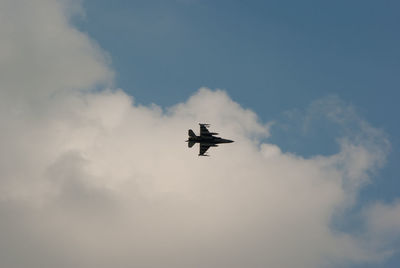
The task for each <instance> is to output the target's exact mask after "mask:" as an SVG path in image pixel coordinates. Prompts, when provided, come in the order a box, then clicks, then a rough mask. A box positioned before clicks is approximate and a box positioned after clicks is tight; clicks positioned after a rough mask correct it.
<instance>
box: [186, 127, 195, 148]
mask: <svg viewBox="0 0 400 268" xmlns="http://www.w3.org/2000/svg"><path fill="white" fill-rule="evenodd" d="M188 135H189V137H196V134H194V132H193V130H191V129H189V130H188ZM190 147H192V146H190Z"/></svg>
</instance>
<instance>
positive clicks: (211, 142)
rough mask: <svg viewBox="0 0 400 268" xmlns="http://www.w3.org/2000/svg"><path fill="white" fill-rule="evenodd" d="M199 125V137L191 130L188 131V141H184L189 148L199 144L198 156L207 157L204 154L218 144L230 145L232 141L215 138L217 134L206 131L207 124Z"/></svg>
mask: <svg viewBox="0 0 400 268" xmlns="http://www.w3.org/2000/svg"><path fill="white" fill-rule="evenodd" d="M199 125H200V136H196V134H194V132H193V130H191V129H189V130H188V135H189V139H188V140H187V141H186V142H187V143H188V147H189V148H191V147H193V145H195V143H199V148H200V152H199V156H209V155H208V154H205V153H206V152H207V150H208V148H210V147H218V144H219V143H231V142H233V141H232V140H227V139H223V138H220V137H215V135H218V133H215V132H210V131H208V127H209V126H210V125H209V124H199Z"/></svg>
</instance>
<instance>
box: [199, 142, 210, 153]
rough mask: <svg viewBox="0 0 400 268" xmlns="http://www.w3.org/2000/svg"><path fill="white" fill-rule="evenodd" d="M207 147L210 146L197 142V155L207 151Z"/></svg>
mask: <svg viewBox="0 0 400 268" xmlns="http://www.w3.org/2000/svg"><path fill="white" fill-rule="evenodd" d="M208 148H210V146H208V145H205V144H203V143H200V144H199V149H200V152H199V156H201V155H205V153H206V152H207V150H208Z"/></svg>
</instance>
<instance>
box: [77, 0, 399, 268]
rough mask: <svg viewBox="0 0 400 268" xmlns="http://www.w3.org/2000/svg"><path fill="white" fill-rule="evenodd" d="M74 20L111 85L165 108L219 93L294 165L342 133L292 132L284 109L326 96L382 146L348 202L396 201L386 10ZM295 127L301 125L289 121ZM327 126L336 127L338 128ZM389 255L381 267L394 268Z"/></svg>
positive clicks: (317, 8) (89, 4)
mask: <svg viewBox="0 0 400 268" xmlns="http://www.w3.org/2000/svg"><path fill="white" fill-rule="evenodd" d="M83 6H84V7H85V11H86V16H85V18H83V19H82V18H79V19H78V20H77V21H76V23H77V25H78V26H79V28H80V29H81V30H82V31H84V32H87V33H88V34H89V35H90V36H91V37H92V38H94V39H95V40H96V41H97V42H98V43H99V44H100V46H101V47H102V48H103V49H105V50H106V51H107V52H108V53H109V54H110V56H111V59H112V66H113V68H114V69H115V71H116V83H117V86H118V87H120V88H122V89H123V90H125V91H126V92H128V93H129V94H131V95H133V96H134V97H135V101H136V102H138V103H142V104H149V103H156V104H158V105H161V106H163V107H168V106H170V105H173V104H175V103H176V102H180V101H184V100H186V99H187V98H188V97H189V96H191V95H192V94H193V92H194V91H195V90H197V89H198V88H199V87H201V86H207V87H209V88H214V89H215V88H220V89H224V90H226V91H227V92H228V94H229V95H230V96H231V97H232V98H233V99H234V100H235V101H237V102H238V103H240V104H241V105H243V106H244V107H247V108H250V109H251V110H253V111H255V112H256V113H257V114H258V116H259V117H260V118H261V120H262V121H264V122H268V121H271V120H275V121H278V122H280V123H282V122H286V123H288V124H289V125H291V127H290V129H289V130H288V129H287V128H284V127H282V125H280V124H279V123H278V124H277V125H275V126H274V127H273V128H272V130H271V131H272V136H271V137H270V139H269V141H270V142H273V143H276V144H278V145H279V146H280V147H281V148H282V149H283V150H284V151H289V152H295V153H299V154H301V155H304V156H312V155H315V154H330V153H334V152H337V151H338V150H339V148H338V144H337V143H336V141H335V138H337V136H338V135H339V136H340V134H341V131H343V129H342V128H341V127H338V126H337V125H335V124H332V123H324V121H323V120H321V119H320V120H316V121H315V122H314V123H313V126H312V129H311V130H309V131H307V132H304V131H301V129H300V127H299V126H296V124H295V123H294V122H293V120H299V121H301V120H302V117H301V116H299V117H297V118H295V119H293V118H292V119H289V118H287V116H286V114H285V112H287V111H296V113H306V112H305V111H306V110H307V107H308V106H309V105H310V103H312V102H313V101H315V100H317V99H320V98H325V97H327V96H336V97H338V98H340V99H341V100H342V101H343V102H345V103H347V104H349V105H352V106H353V108H354V109H355V110H356V112H357V113H358V114H359V115H360V116H361V117H362V118H364V119H365V120H367V121H368V122H370V123H371V124H372V125H373V126H375V127H378V128H381V129H382V130H384V131H385V133H386V135H387V137H388V139H389V140H390V143H391V153H390V154H389V157H388V160H387V163H386V165H385V167H384V168H383V169H381V170H380V171H379V172H378V173H377V174H374V176H375V177H376V178H377V179H376V180H375V182H374V183H373V184H370V185H367V186H366V187H364V188H363V190H362V191H361V193H360V197H359V198H360V200H361V201H360V203H363V204H366V203H367V204H368V203H369V202H373V201H374V200H377V199H379V200H384V201H392V200H394V199H395V198H398V197H399V190H398V189H399V188H400V183H399V181H398V179H399V178H398V174H399V167H398V165H397V163H398V162H399V160H400V147H399V146H400V140H399V137H400V126H399V124H398V115H399V114H400V109H399V106H398V101H399V97H400V93H399V92H400V91H399V88H400V79H399V77H400V73H399V71H400V50H399V49H398V48H399V47H400V35H399V33H398V30H399V26H400V17H399V16H398V11H399V9H400V3H399V2H398V1H369V0H368V1H342V0H340V1H310V0H305V1H237V0H232V1H224V0H220V1H209V0H187V1H185V0H182V1H178V0H177V1H156V0H155V1H148V0H146V1H144V0H139V1H126V0H115V1H112V3H111V2H110V1H106V0H96V1H94V0H86V1H84V2H83ZM299 125H301V123H299ZM338 128H339V129H338ZM399 263H400V255H398V257H396V258H392V259H391V260H389V261H388V262H386V263H385V264H384V266H382V267H397V266H398V265H399Z"/></svg>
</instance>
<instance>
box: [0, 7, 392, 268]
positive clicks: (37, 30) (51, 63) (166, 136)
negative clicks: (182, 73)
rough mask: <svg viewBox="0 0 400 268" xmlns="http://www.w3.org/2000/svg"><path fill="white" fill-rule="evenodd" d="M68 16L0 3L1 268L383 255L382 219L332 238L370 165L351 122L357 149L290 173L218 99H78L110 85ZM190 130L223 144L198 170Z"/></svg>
mask: <svg viewBox="0 0 400 268" xmlns="http://www.w3.org/2000/svg"><path fill="white" fill-rule="evenodd" d="M68 3H69V2H66V1H61V2H60V1H50V0H43V1H25V2H24V1H11V0H10V1H7V0H3V1H0V6H1V8H0V10H1V11H0V12H1V16H0V17H1V19H2V23H1V24H0V29H1V31H0V32H1V34H2V40H4V42H2V43H1V44H0V46H1V47H0V53H1V57H2V61H0V68H1V70H4V72H1V74H2V79H0V88H1V96H2V98H1V100H0V103H1V107H2V110H3V111H2V113H1V115H0V124H1V126H2V131H1V134H0V137H1V138H0V146H1V148H2V150H1V151H0V217H1V219H2V220H1V223H0V236H1V238H2V239H1V240H0V266H2V267H10V268H13V267H66V268H67V267H85V268H88V267H97V268H102V267H104V268H108V267H268V266H270V267H328V266H330V265H333V264H338V263H343V262H347V261H354V262H363V261H370V260H373V259H375V258H378V257H380V255H381V253H382V252H386V251H380V246H381V243H380V242H379V241H378V240H379V239H378V240H377V239H376V237H377V236H378V237H380V234H381V233H382V232H384V230H393V229H396V228H397V227H398V226H397V225H396V224H393V223H392V222H393V218H395V217H394V216H391V215H397V214H396V213H395V212H392V211H396V210H397V206H395V207H388V208H386V207H385V206H382V207H384V208H385V210H384V211H383V212H382V210H381V207H379V206H377V207H376V208H374V209H372V210H371V212H370V213H371V215H373V216H371V219H373V218H374V215H375V214H376V213H378V214H379V215H381V214H382V215H383V216H384V217H382V218H385V219H387V221H386V220H385V221H382V222H374V221H372V220H371V221H369V222H370V226H371V227H366V230H367V231H366V233H367V234H362V236H361V238H360V236H356V235H352V234H351V233H345V232H341V231H339V230H335V229H333V228H332V227H331V222H332V218H333V217H334V215H338V214H339V215H340V214H341V212H343V208H347V207H349V206H351V205H352V202H351V201H349V200H353V197H354V195H355V194H356V192H357V191H358V190H359V188H360V186H361V185H362V183H356V182H357V181H364V180H365V179H366V177H368V175H369V173H370V172H371V171H373V170H374V169H376V167H378V166H379V165H380V164H381V163H382V162H383V160H384V157H385V151H386V147H385V146H382V145H381V144H380V142H377V141H379V140H380V139H383V137H381V135H380V134H379V131H377V130H375V129H374V128H373V127H371V126H369V125H368V124H367V123H366V122H364V121H362V120H360V119H359V118H356V119H353V120H352V122H353V123H357V124H361V125H359V126H358V127H357V129H358V133H360V135H358V137H359V138H357V139H356V140H354V139H351V138H348V139H343V142H341V150H340V151H339V152H338V153H336V154H333V155H330V156H315V157H312V158H304V157H301V156H299V155H295V154H290V153H283V152H282V151H281V150H280V148H279V147H278V146H277V145H274V144H269V143H266V142H261V141H262V140H263V139H264V138H266V137H268V135H269V127H270V126H269V125H268V124H262V123H260V122H259V120H258V118H257V115H256V114H254V113H253V112H252V111H250V110H246V109H243V108H242V107H241V106H240V105H239V104H238V103H236V102H234V101H232V100H231V99H230V98H229V96H228V95H227V94H226V93H225V92H224V91H220V90H216V91H213V90H210V89H206V88H203V89H200V90H199V91H198V92H196V93H195V94H194V95H193V96H191V97H190V98H189V99H188V100H187V101H186V102H185V103H180V104H177V105H175V106H173V107H171V108H169V109H166V110H163V109H162V108H160V107H158V106H156V105H153V106H140V105H137V104H135V102H134V99H133V98H132V97H130V96H128V95H127V94H126V93H124V92H123V91H121V90H103V91H85V90H86V89H93V88H96V87H97V86H98V85H99V84H106V85H111V84H112V72H111V71H110V70H109V68H108V67H107V61H106V60H105V59H106V57H105V56H104V54H103V52H102V51H101V50H100V49H99V48H98V47H97V46H96V45H94V43H93V41H91V40H90V39H89V38H88V37H87V36H86V35H85V34H82V33H81V32H79V31H78V30H76V29H75V28H74V27H72V26H71V25H70V23H69V21H68V16H70V15H71V14H70V13H69V12H72V11H73V10H79V8H78V9H77V8H76V7H74V8H68V9H66V8H65V7H66V6H68V5H69V4H68ZM74 4H76V2H74ZM17 18H18V19H17ZM325 103H326V102H325ZM338 107H341V108H344V107H345V106H343V105H339V106H338V105H333V106H332V108H338ZM328 112H332V109H330V110H328ZM325 113H327V112H325ZM328 114H329V113H328ZM336 115H337V118H338V119H341V120H347V118H348V117H347V115H348V113H347V112H345V113H342V114H336ZM199 121H206V122H208V123H213V124H215V126H216V127H218V131H220V132H221V133H222V134H223V136H226V137H228V138H232V139H234V140H236V142H235V143H233V144H230V145H226V146H221V147H219V148H218V150H212V149H213V148H212V149H211V150H212V151H211V153H212V158H198V157H197V151H196V150H194V149H193V148H192V149H191V150H189V149H188V148H186V144H185V143H184V140H185V139H186V131H185V130H186V129H188V128H197V127H198V126H197V125H196V123H197V122H199ZM195 122H196V123H195ZM195 130H197V129H195ZM349 182H351V183H349ZM380 213H381V214H380ZM367 218H368V217H367ZM383 222H384V223H383ZM392 227H393V228H392ZM370 234H372V235H370ZM368 235H370V236H368ZM365 241H368V242H369V244H370V245H373V246H365ZM373 242H375V244H374V243H373Z"/></svg>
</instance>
